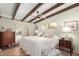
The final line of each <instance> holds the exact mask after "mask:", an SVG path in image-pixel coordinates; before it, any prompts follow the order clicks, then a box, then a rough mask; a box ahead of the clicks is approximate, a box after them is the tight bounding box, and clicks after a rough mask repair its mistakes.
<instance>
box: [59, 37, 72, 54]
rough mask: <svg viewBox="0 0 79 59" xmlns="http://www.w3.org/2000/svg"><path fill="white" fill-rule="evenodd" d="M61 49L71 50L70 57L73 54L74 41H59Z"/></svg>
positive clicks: (63, 39)
mask: <svg viewBox="0 0 79 59" xmlns="http://www.w3.org/2000/svg"><path fill="white" fill-rule="evenodd" d="M59 49H62V50H63V49H69V51H70V55H72V53H73V46H72V41H70V40H65V38H61V39H59Z"/></svg>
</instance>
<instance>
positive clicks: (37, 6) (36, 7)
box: [21, 3, 43, 21]
mask: <svg viewBox="0 0 79 59" xmlns="http://www.w3.org/2000/svg"><path fill="white" fill-rule="evenodd" d="M42 5H43V3H38V4H37V5H36V6H35V7H34V8H33V9H32V10H31V11H30V12H29V13H28V14H27V15H25V17H24V18H23V19H22V20H21V21H24V20H25V19H26V18H27V17H28V16H30V15H31V14H32V13H33V12H35V11H36V10H37V9H38V8H39V7H40V6H42Z"/></svg>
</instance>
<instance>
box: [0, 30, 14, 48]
mask: <svg viewBox="0 0 79 59" xmlns="http://www.w3.org/2000/svg"><path fill="white" fill-rule="evenodd" d="M13 44H15V32H0V47H4V46H10V45H13Z"/></svg>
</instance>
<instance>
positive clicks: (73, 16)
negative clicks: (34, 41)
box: [36, 7, 79, 53]
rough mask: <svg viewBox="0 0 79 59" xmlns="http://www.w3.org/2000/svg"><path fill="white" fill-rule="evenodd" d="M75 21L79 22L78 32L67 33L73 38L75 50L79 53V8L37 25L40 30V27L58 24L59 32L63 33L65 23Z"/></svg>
mask: <svg viewBox="0 0 79 59" xmlns="http://www.w3.org/2000/svg"><path fill="white" fill-rule="evenodd" d="M73 20H77V22H78V30H77V31H74V32H71V33H67V34H68V35H69V36H71V37H72V38H73V44H74V50H75V51H76V52H78V51H79V7H76V8H73V9H71V10H69V11H66V12H63V13H61V14H58V15H56V16H53V17H51V18H49V19H47V20H43V21H41V22H39V23H37V24H36V25H37V26H38V27H39V30H40V26H42V25H44V24H48V23H52V22H56V23H57V25H58V26H57V30H58V31H59V32H61V31H62V27H63V26H64V22H65V21H73ZM46 29H47V27H46ZM60 34H62V33H60ZM64 34H65V33H64ZM78 53H79V52H78Z"/></svg>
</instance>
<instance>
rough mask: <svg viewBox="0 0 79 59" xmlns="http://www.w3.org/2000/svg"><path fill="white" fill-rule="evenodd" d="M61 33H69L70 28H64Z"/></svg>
mask: <svg viewBox="0 0 79 59" xmlns="http://www.w3.org/2000/svg"><path fill="white" fill-rule="evenodd" d="M62 32H71V29H70V27H64V28H63V29H62Z"/></svg>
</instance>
